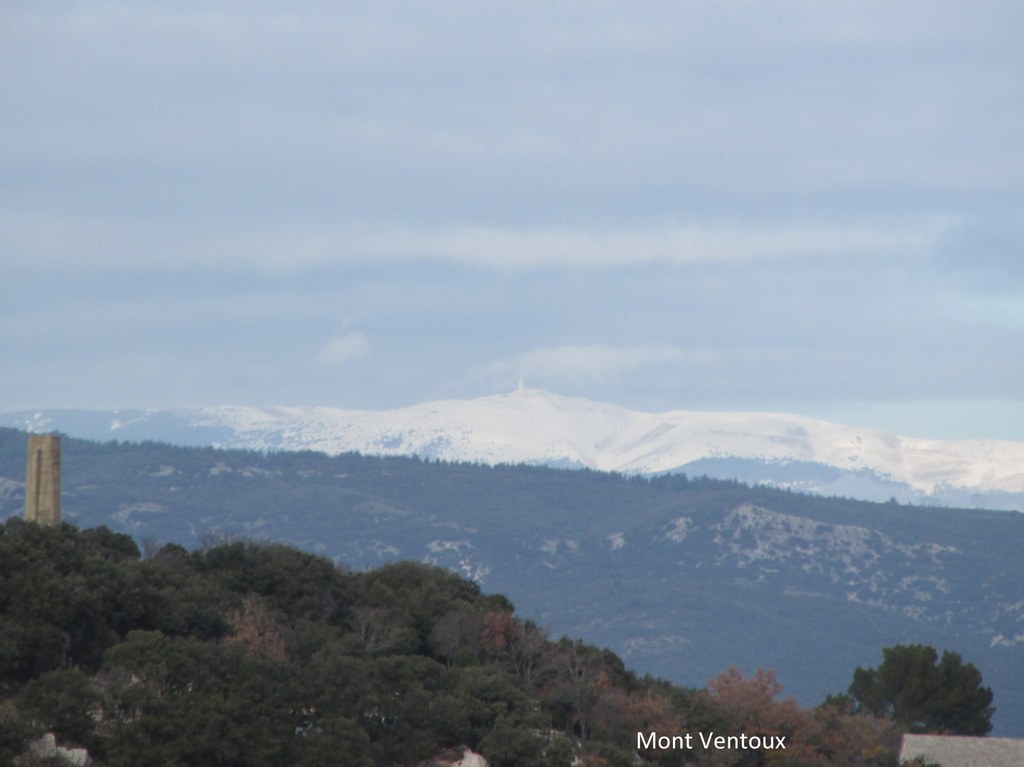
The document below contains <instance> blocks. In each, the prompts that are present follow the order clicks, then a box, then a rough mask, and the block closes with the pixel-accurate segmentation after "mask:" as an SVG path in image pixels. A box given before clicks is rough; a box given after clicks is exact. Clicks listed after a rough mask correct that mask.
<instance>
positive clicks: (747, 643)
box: [0, 430, 1024, 736]
mask: <svg viewBox="0 0 1024 767" xmlns="http://www.w3.org/2000/svg"><path fill="white" fill-rule="evenodd" d="M26 439H27V437H26V435H25V434H24V433H20V432H15V431H12V430H0V516H11V515H18V514H20V512H21V506H22V487H21V484H20V483H21V481H22V480H23V479H24V471H25V463H24V462H25V442H26ZM63 444H64V449H63V487H64V495H63V502H64V512H65V517H66V518H67V519H69V520H70V521H73V522H75V523H76V524H79V525H81V526H83V527H86V526H97V525H107V526H109V527H110V528H111V529H113V530H117V531H119V532H127V533H130V534H131V535H132V536H133V537H134V539H135V541H136V542H137V543H138V544H139V545H140V546H143V547H144V548H147V549H155V548H159V547H160V546H162V545H164V544H167V543H177V544H180V545H183V546H185V547H186V548H190V549H191V548H194V547H197V546H201V545H203V544H204V543H209V542H210V541H211V540H217V538H218V536H223V535H228V536H235V537H246V538H259V539H265V540H267V541H275V542H280V543H286V544H289V545H294V546H296V547H298V548H299V549H302V550H305V551H310V552H315V553H318V554H321V555H323V556H325V557H326V558H327V559H328V560H330V561H331V562H332V563H333V564H337V565H342V566H345V567H349V568H351V569H353V570H356V571H358V570H361V569H363V568H366V567H373V566H379V565H381V564H384V563H388V562H396V561H399V560H413V561H418V562H427V563H431V564H436V565H440V566H443V567H446V568H449V569H451V570H454V571H455V572H458V573H461V574H463V575H464V576H466V577H468V578H470V579H472V580H473V581H474V582H476V583H477V584H478V585H480V586H481V587H482V588H484V589H487V590H493V591H498V592H501V593H504V594H506V595H507V596H508V597H509V598H510V599H512V600H513V601H514V602H515V604H516V605H517V606H518V607H519V609H520V610H522V611H523V612H524V613H525V614H527V615H529V616H530V617H531V618H532V619H533V620H535V621H536V622H537V623H538V624H541V625H544V626H548V627H550V628H551V629H552V630H553V631H554V632H556V633H557V634H563V633H564V634H567V635H569V636H575V637H580V638H582V639H583V640H585V641H587V642H592V643H595V644H599V645H601V646H604V647H608V648H610V649H611V650H613V651H614V652H616V653H617V654H618V655H619V656H620V657H622V658H623V659H624V660H625V661H626V663H628V664H629V665H630V666H631V667H632V668H635V669H637V670H638V671H639V672H640V673H652V674H656V675H658V676H660V677H664V678H666V679H670V680H672V681H673V682H675V683H677V684H683V685H686V686H689V687H703V686H704V685H705V684H706V683H707V681H708V680H709V679H711V678H712V677H713V676H715V675H716V674H718V673H720V672H721V671H722V670H723V669H725V668H728V667H729V666H732V665H736V666H739V667H740V668H741V669H742V670H743V672H744V673H745V674H747V675H750V674H752V673H754V671H755V670H756V669H757V668H759V667H760V668H771V669H775V670H776V671H777V672H778V674H779V676H780V678H781V679H783V680H784V681H785V683H786V689H787V693H791V694H794V695H795V696H796V697H797V699H798V700H799V701H800V702H801V703H802V704H803V705H814V704H816V703H817V702H820V701H821V700H822V699H823V698H824V697H825V696H826V695H827V694H830V693H835V692H839V691H842V690H844V689H845V688H846V686H847V685H848V684H849V682H850V672H851V669H852V668H854V667H856V666H868V665H871V664H874V663H876V662H877V660H878V657H879V652H880V651H881V648H883V647H887V646H892V645H897V644H915V643H919V644H926V645H930V646H933V647H936V648H938V649H939V650H940V651H941V650H943V649H951V650H955V651H958V652H960V653H962V654H963V656H964V657H966V658H969V659H971V660H972V661H973V662H974V663H976V664H977V665H978V667H979V668H980V669H981V671H982V673H983V674H984V677H985V679H986V681H987V683H988V684H990V685H991V686H992V687H993V689H994V691H995V705H996V708H997V712H996V715H995V717H994V719H993V722H994V724H995V729H994V731H993V733H994V734H997V735H1006V736H1024V664H1022V663H1021V653H1022V652H1024V613H1022V611H1021V607H1020V600H1021V588H1020V584H1021V583H1022V582H1024V558H1022V557H1021V556H1020V551H1021V547H1022V546H1024V515H1021V514H1018V513H1006V512H984V511H967V510H954V509H936V508H918V507H909V506H903V505H899V504H874V503H865V502H856V501H850V500H844V499H829V498H820V497H815V496H807V495H802V494H799V493H790V492H785V491H780V490H771V489H766V488H758V487H749V486H745V485H741V484H739V483H735V482H721V481H714V480H707V479H701V478H687V477H684V476H671V477H660V478H654V479H650V480H648V479H636V478H633V479H631V478H625V477H622V476H618V475H614V474H603V473H597V472H590V471H558V470H554V469H544V468H537V467H533V468H530V467H512V466H498V467H493V468H491V467H481V466H472V465H462V464H455V465H453V464H441V463H427V462H423V461H419V460H414V459H406V458H369V457H364V456H358V455H344V456H338V457H334V458H331V457H328V456H325V455H322V454H316V453H282V454H261V453H254V452H247V451H219V450H213V449H200V448H176V447H170V446H167V445H160V444H153V443H148V444H141V445H135V444H116V443H108V444H98V443H89V442H82V441H79V440H73V439H67V438H65V439H64V440H63Z"/></svg>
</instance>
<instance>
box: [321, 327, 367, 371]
mask: <svg viewBox="0 0 1024 767" xmlns="http://www.w3.org/2000/svg"><path fill="white" fill-rule="evenodd" d="M369 353H370V341H369V339H368V338H367V337H366V335H365V334H363V333H360V332H359V331H358V330H353V331H351V332H349V333H346V334H345V335H343V336H336V337H334V338H331V339H329V340H328V341H327V343H325V344H324V345H323V346H321V347H320V351H318V352H317V354H316V358H317V360H318V361H319V362H321V363H323V364H325V365H344V364H345V363H347V362H350V361H352V360H354V359H358V358H359V357H365V356H366V355H367V354H369Z"/></svg>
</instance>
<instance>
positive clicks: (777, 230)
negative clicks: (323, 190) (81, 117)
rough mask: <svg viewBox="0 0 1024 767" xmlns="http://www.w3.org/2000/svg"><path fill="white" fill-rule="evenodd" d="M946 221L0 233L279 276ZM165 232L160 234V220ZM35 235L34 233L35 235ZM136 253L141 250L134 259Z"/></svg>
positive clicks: (530, 260) (755, 241) (751, 250)
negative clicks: (329, 268) (327, 269)
mask: <svg viewBox="0 0 1024 767" xmlns="http://www.w3.org/2000/svg"><path fill="white" fill-rule="evenodd" d="M949 225H950V222H949V220H947V219H942V218H931V219H928V220H908V221H904V222H900V223H896V224H885V225H881V224H878V223H872V222H864V223H861V224H849V223H836V224H832V225H830V224H806V225H801V224H793V225H788V226H772V225H753V224H750V223H746V224H742V223H738V222H732V223H729V222H723V223H721V224H713V225H692V226H671V227H661V228H636V229H630V228H615V229H603V228H599V227H593V228H508V227H450V228H440V229H439V228H423V229H411V228H403V229H399V230H398V231H395V227H393V226H388V225H386V224H381V225H380V226H379V227H375V228H367V227H362V228H360V229H358V230H353V229H350V228H345V227H338V228H326V227H325V228H316V229H311V228H309V227H308V226H302V225H288V226H264V225H260V224H255V223H254V224H250V225H247V226H246V227H245V229H244V230H237V231H230V230H224V229H219V230H217V231H212V230H206V229H204V228H202V227H193V228H191V229H190V230H186V231H162V232H161V233H160V236H159V237H154V234H153V231H152V230H150V229H143V228H141V227H139V226H138V225H137V224H135V223H129V222H119V221H117V220H111V219H99V218H82V217H76V218H58V217H54V218H51V217H45V218H33V217H15V216H0V237H2V239H3V240H4V241H6V242H7V243H9V244H14V245H16V246H17V249H18V250H19V251H21V252H22V253H23V254H24V255H25V256H26V257H29V256H30V260H29V261H27V262H26V263H31V264H33V265H40V264H46V265H50V266H62V267H64V268H66V269H68V270H71V271H77V270H83V271H91V270H93V269H127V270H132V271H137V270H148V269H153V268H160V269H172V270H173V269H184V268H193V269H207V268H216V269H257V270H260V271H263V272H274V273H281V272H284V273H290V272H297V271H304V270H307V269H313V268H318V267H325V266H339V265H359V264H366V263H379V262H381V261H395V262H408V261H448V262H453V263H460V264H466V265H471V266H481V267H486V268H496V269H502V270H507V269H517V268H518V269H532V268H544V267H552V266H555V267H568V268H614V267H619V266H630V265H642V264H677V265H678V264H701V263H709V264H722V265H730V264H742V263H745V262H750V261H800V260H807V259H812V260H828V259H844V260H848V259H863V260H867V261H874V260H878V259H887V258H894V257H898V258H909V257H918V256H922V255H926V254H928V253H929V252H930V251H931V250H932V249H933V248H934V247H935V245H936V243H937V242H938V241H939V240H940V238H941V237H942V234H943V232H944V231H945V230H946V228H947V226H949ZM169 229H171V228H170V227H169ZM39 232H45V236H42V237H40V236H37V233H39ZM140 254H141V255H140Z"/></svg>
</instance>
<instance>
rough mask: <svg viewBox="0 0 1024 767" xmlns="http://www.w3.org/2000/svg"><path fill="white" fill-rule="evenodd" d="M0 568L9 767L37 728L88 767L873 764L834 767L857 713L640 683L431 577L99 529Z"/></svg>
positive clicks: (0, 732)
mask: <svg viewBox="0 0 1024 767" xmlns="http://www.w3.org/2000/svg"><path fill="white" fill-rule="evenodd" d="M0 569H2V574H3V576H4V577H3V579H2V580H0V662H2V665H0V669H2V671H3V677H2V684H3V685H4V686H3V687H2V688H0V690H3V691H6V692H0V761H2V762H3V763H12V762H13V761H14V759H15V756H16V755H17V754H19V753H20V752H22V751H23V749H24V747H25V742H26V739H27V738H28V737H30V736H31V735H38V734H39V733H40V732H42V731H44V730H46V731H52V732H54V733H55V734H56V736H57V738H58V740H59V742H61V743H62V744H65V745H84V746H86V747H87V748H88V749H89V751H90V754H91V755H92V756H93V758H94V759H95V760H96V764H97V765H99V767H128V766H129V765H132V766H133V767H134V766H136V765H137V766H139V767H158V766H160V767H163V766H164V765H168V766H170V767H207V766H209V767H264V766H268V767H269V766H276V765H289V766H292V765H295V766H297V767H314V766H315V765H323V764H344V765H351V766H352V767H377V766H379V765H420V764H424V763H428V762H429V761H430V760H431V759H433V758H435V757H436V756H437V755H439V754H441V753H450V752H457V751H458V750H459V749H461V748H462V747H469V748H472V749H474V750H476V751H478V752H481V753H483V754H484V755H485V756H486V757H487V758H488V760H489V762H490V764H491V765H493V766H494V767H500V766H503V765H506V766H508V767H515V766H517V765H537V766H538V767H566V765H568V764H571V763H574V760H578V762H576V763H579V764H582V765H591V766H593V767H597V766H598V765H604V767H614V766H616V765H631V764H634V763H635V759H636V754H635V737H636V733H637V732H641V731H657V732H662V733H666V732H667V733H679V732H684V731H686V730H695V729H696V728H707V729H712V728H714V729H716V730H717V731H720V732H740V731H745V730H748V729H751V728H753V729H756V730H757V731H758V732H761V733H763V734H768V733H780V734H785V735H786V736H787V737H788V738H791V739H792V742H793V744H794V750H793V751H792V752H790V754H791V755H795V756H799V758H800V759H802V760H803V761H800V762H799V763H800V764H802V765H805V767H813V766H814V765H832V764H850V763H858V764H860V763H863V764H872V765H874V764H878V765H881V764H884V762H883V761H868V760H864V761H863V762H852V761H850V760H849V759H847V757H848V756H849V755H850V754H852V753H857V754H858V755H864V754H868V753H869V752H870V749H871V748H874V747H875V745H876V740H877V739H872V737H873V736H872V734H871V733H870V732H869V730H870V727H865V726H862V725H864V724H865V723H868V722H870V721H877V720H874V719H872V718H871V717H870V716H869V715H867V714H863V713H861V714H857V713H854V712H849V711H841V712H840V711H832V710H831V709H830V710H829V711H828V712H824V713H822V714H820V715H819V714H818V713H817V712H814V713H810V712H806V711H803V710H801V709H800V708H799V707H797V706H796V704H795V703H793V702H792V701H789V700H778V699H777V698H778V694H779V690H780V686H779V685H778V683H777V681H776V680H775V679H774V676H773V675H771V674H770V673H769V672H758V674H756V675H755V676H754V677H752V678H749V679H746V678H744V677H743V676H742V675H740V674H739V672H737V671H735V670H730V671H728V672H726V673H725V674H723V675H721V676H720V677H718V678H716V679H715V680H714V681H713V682H712V683H711V685H710V686H709V689H708V690H705V691H698V690H687V689H683V688H679V687H676V686H674V685H671V684H669V683H668V682H666V681H664V680H659V679H654V678H650V677H642V678H641V677H638V676H637V675H636V674H634V673H633V672H631V671H629V670H628V669H627V668H626V667H625V665H624V664H623V662H622V660H621V659H620V658H618V657H617V656H616V655H615V654H613V653H611V652H609V651H607V650H604V649H601V648H599V647H594V646H592V645H588V644H585V643H583V642H580V641H574V640H571V639H568V638H561V639H559V640H557V641H552V640H551V639H549V637H548V635H547V632H546V631H544V630H543V629H542V628H541V627H538V626H537V625H535V624H534V623H532V622H531V621H524V620H522V619H521V618H519V617H517V615H516V614H515V611H514V608H513V606H512V604H511V603H510V602H509V601H508V600H507V599H506V598H504V597H502V596H500V595H487V594H483V593H482V592H481V591H480V588H479V587H478V585H477V584H475V583H473V582H471V581H467V580H465V579H462V578H460V577H458V576H456V575H454V574H453V573H451V572H449V571H446V570H443V569H440V568H437V567H432V566H428V565H424V564H417V563H410V562H403V563H397V564H391V565H386V566H384V567H381V568H379V569H377V570H372V571H367V572H362V573H352V572H349V571H346V570H344V569H341V568H338V567H335V566H334V565H333V564H331V563H330V562H328V561H327V560H324V559H321V558H318V557H315V556H312V555H309V554H305V553H302V552H300V551H296V550H294V549H291V548H288V547H285V546H281V545H278V544H270V543H260V542H253V541H239V540H227V541H221V542H219V543H213V542H211V543H210V544H209V545H207V546H204V547H202V548H200V549H197V550H196V551H192V552H189V551H186V550H185V549H183V548H181V547H180V546H173V545H169V546H165V547H163V548H161V549H158V550H152V549H151V550H150V551H149V552H148V556H147V558H145V559H141V558H140V556H139V552H138V549H137V548H136V547H135V545H134V544H133V543H132V541H131V540H130V539H129V538H127V536H123V535H119V534H116V533H112V532H111V531H109V530H106V529H96V530H86V531H78V530H76V529H75V528H74V527H72V526H70V525H64V526H61V527H57V528H42V527H38V526H36V525H29V524H25V523H23V522H20V521H18V520H10V521H8V522H7V523H5V524H4V525H3V526H2V527H0ZM826 714H827V716H826ZM824 731H827V732H829V733H841V734H844V735H845V740H842V738H839V736H838V735H835V736H834V737H832V738H831V739H829V738H827V737H825V736H824V735H823V734H822V733H823V732H824ZM840 740H842V743H841V744H840V743H839V741H840ZM837 744H838V745H837ZM858 749H859V750H858ZM641 756H642V758H643V759H644V760H645V761H648V762H650V763H654V764H658V765H664V766H665V767H668V766H669V765H681V764H692V763H695V762H694V761H693V760H694V759H696V760H697V762H696V763H699V764H703V765H707V766H708V767H712V765H719V764H729V765H744V764H748V763H750V764H753V763H754V761H752V760H756V759H759V758H761V756H763V755H759V754H732V755H725V756H723V755H721V754H717V755H715V754H703V755H696V756H694V755H684V754H678V753H668V752H651V753H645V754H642V755H641ZM833 756H835V758H834V759H833ZM843 759H846V761H843ZM23 761H24V758H23ZM758 763H763V764H773V765H777V766H778V767H781V765H783V764H790V763H796V762H785V761H782V760H780V759H779V758H778V755H773V754H768V755H767V756H765V758H764V761H763V762H758Z"/></svg>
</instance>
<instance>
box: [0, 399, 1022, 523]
mask: <svg viewBox="0 0 1024 767" xmlns="http://www.w3.org/2000/svg"><path fill="white" fill-rule="evenodd" d="M0 424H3V425H8V426H15V427H17V428H22V429H27V430H29V431H48V430H58V431H63V432H65V433H67V434H69V435H71V436H77V437H84V438H89V439H107V440H109V439H118V440H133V441H138V440H145V439H150V440H160V441H166V442H171V443H179V444H207V445H214V446H217V447H223V448H244V449H255V450H263V451H267V450H287V451H291V450H314V451H320V452H325V453H328V454H332V455H337V454H339V453H343V452H360V453H364V454H368V455H410V456H419V457H422V458H429V459H437V460H444V461H465V462H473V463H483V464H491V465H493V464H499V463H528V464H545V465H552V466H564V467H577V468H582V467H586V468H590V469H595V470H600V471H615V472H623V473H630V474H646V475H650V474H660V473H666V472H674V471H687V472H693V471H694V470H695V468H698V467H699V468H700V469H701V471H699V472H698V473H708V474H709V475H715V474H719V475H728V474H729V473H730V471H732V472H733V473H736V471H735V469H736V465H737V464H736V462H737V461H740V462H745V463H744V464H743V465H744V466H747V468H748V469H749V468H750V467H751V466H756V467H758V468H757V472H758V477H757V478H756V479H757V481H764V482H767V483H770V484H776V485H784V486H791V487H794V488H797V489H805V490H810V491H812V492H830V486H829V482H832V484H835V482H836V481H837V480H836V477H840V476H841V477H844V478H846V479H844V480H843V481H845V482H846V485H845V486H840V487H839V489H840V490H842V488H843V487H846V488H847V489H849V488H854V490H853V491H851V492H843V493H841V494H848V495H854V496H857V495H858V494H859V495H861V496H869V495H871V493H870V492H867V491H864V492H861V493H858V492H857V491H856V489H855V485H856V483H854V484H850V478H855V479H857V481H858V482H860V484H861V485H863V483H864V482H870V483H873V487H874V488H875V489H874V490H873V491H872V492H874V494H875V495H876V496H877V495H879V494H885V493H889V492H890V490H891V491H892V492H891V495H893V496H900V495H901V493H902V494H903V495H904V496H905V495H906V494H907V493H910V494H911V496H917V497H920V498H927V497H932V498H934V499H937V500H938V499H941V497H942V496H944V495H945V496H948V495H949V493H950V492H953V493H954V494H955V493H959V494H960V496H963V494H964V493H975V494H992V493H996V494H1007V495H1010V496H1017V495H1021V496H1022V497H1024V443H1018V442H1009V441H998V440H928V439H917V438H911V437H904V436H899V435H895V434H890V433H886V432H883V431H878V430H875V429H866V428H857V427H850V426H843V425H839V424H834V423H829V422H826V421H820V420H815V419H811V418H806V417H802V416H797V415H789V414H780V413H728V412H693V411H682V410H679V411H670V412H664V413H647V412H639V411H633V410H629V409H626V408H623V407H619V406H615V405H608V404H602V403H597V402H593V401H590V400H586V399H580V398H575V397H565V396H560V395H556V394H552V393H549V392H546V391H542V390H539V389H528V388H520V389H519V390H517V391H514V392H511V393H507V394H499V395H494V396H488V397H481V398H477V399H471V400H445V401H438V402H430V403H425V404H420V405H413V406H410V407H404V408H398V409H393V410H382V411H359V410H343V409H336V408H326V407H244V406H225V407H201V408H184V409H174V410H153V411H59V410H52V411H37V412H22V413H8V414H4V415H2V416H0ZM688 467H689V468H688ZM716 467H717V468H716ZM730 467H731V468H730ZM782 467H788V468H787V470H786V471H785V472H783V474H785V478H782V477H781V476H777V475H779V473H780V472H779V469H780V468H782ZM794 467H798V468H796V469H794ZM799 467H804V468H805V469H806V471H802V470H800V469H799ZM812 467H813V468H815V470H816V471H817V474H816V475H815V471H812V470H811V468H812ZM822 470H827V471H826V473H827V472H829V471H830V472H831V474H829V475H828V477H826V479H825V480H824V481H823V480H822V475H821V471H822ZM812 475H815V476H812ZM829 477H830V478H831V479H829ZM740 478H741V479H743V478H744V477H742V476H741V477H740ZM746 479H747V480H748V481H749V479H750V477H746ZM831 491H835V488H832V489H831ZM886 497H888V496H886ZM960 500H961V501H962V500H963V499H962V497H961V498H960ZM1018 501H1019V499H1014V500H1013V501H1012V502H1011V503H1010V505H1006V504H1003V507H1004V508H1017V509H1020V508H1024V507H1022V506H1021V505H1020V503H1019V502H1018ZM969 505H984V503H973V502H972V503H970V504H969Z"/></svg>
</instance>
